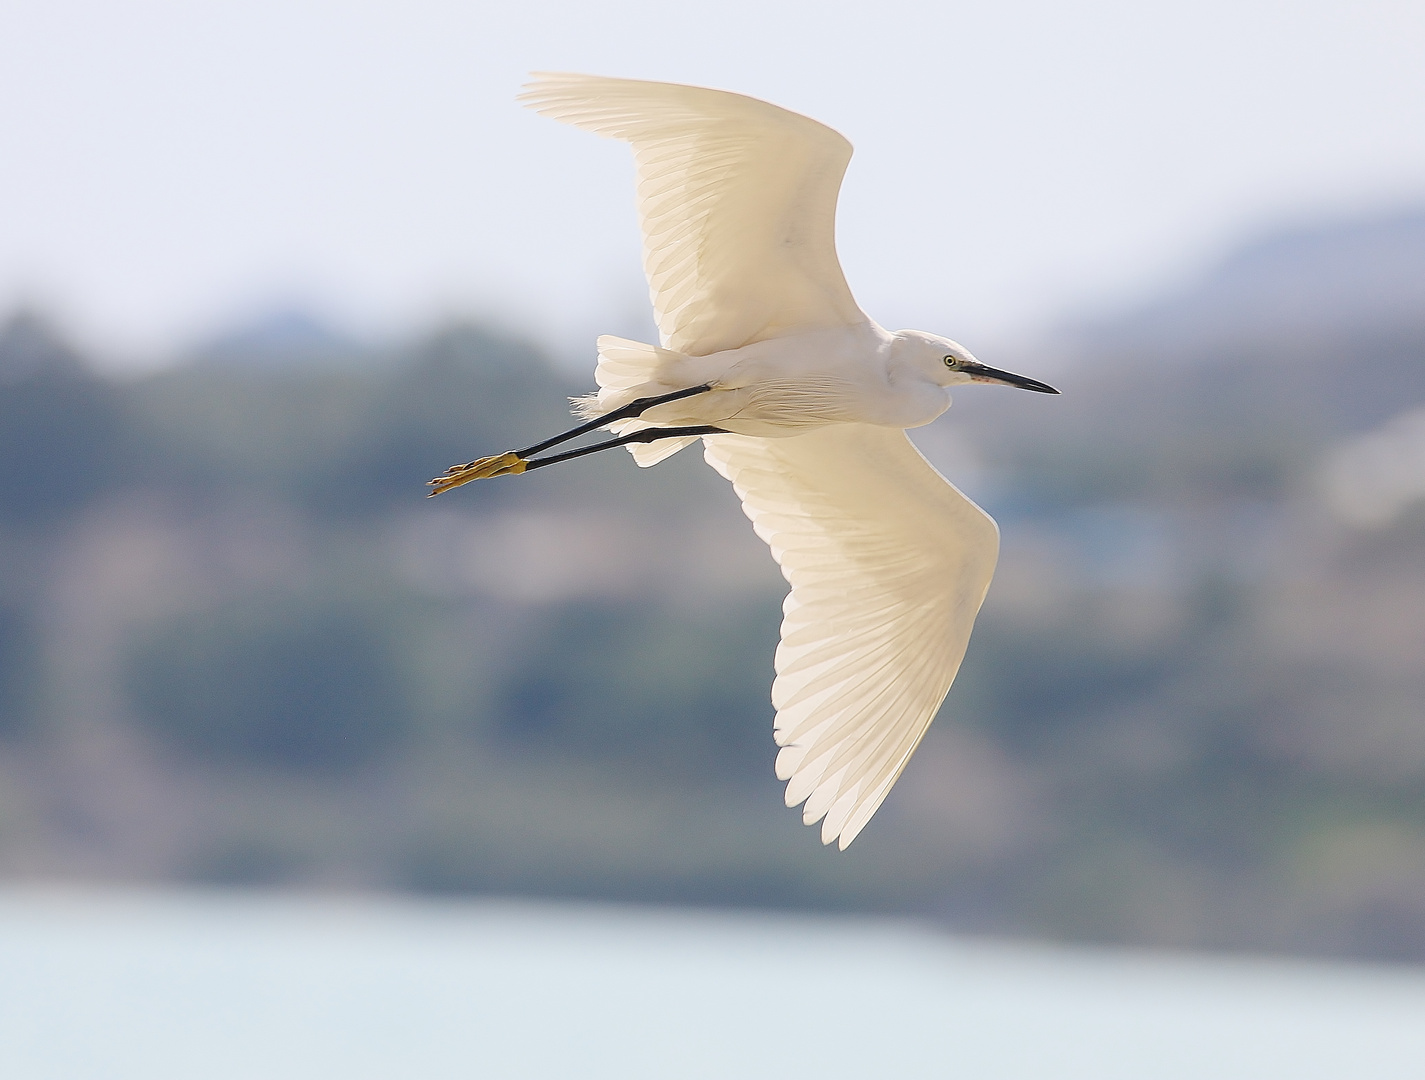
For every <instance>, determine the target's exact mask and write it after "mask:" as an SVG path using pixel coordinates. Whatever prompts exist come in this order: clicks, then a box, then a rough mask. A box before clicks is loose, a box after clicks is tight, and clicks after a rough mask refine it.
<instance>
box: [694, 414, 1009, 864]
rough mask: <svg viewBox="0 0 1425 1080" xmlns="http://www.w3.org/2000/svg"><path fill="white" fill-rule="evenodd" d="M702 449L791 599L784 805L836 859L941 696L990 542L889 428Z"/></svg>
mask: <svg viewBox="0 0 1425 1080" xmlns="http://www.w3.org/2000/svg"><path fill="white" fill-rule="evenodd" d="M704 444H705V450H704V456H705V457H706V459H707V461H708V463H709V464H710V465H712V467H713V468H715V469H716V470H717V471H718V472H720V473H721V474H722V475H723V476H725V477H727V479H728V480H730V481H731V482H732V485H733V487H734V488H735V489H736V491H737V494H738V497H739V498H740V499H741V500H742V508H743V511H744V512H745V513H746V514H747V516H748V517H749V518H750V519H751V520H752V527H753V528H754V529H755V530H756V532H757V535H758V536H760V537H761V538H762V539H763V540H764V541H766V542H767V544H768V546H769V547H771V549H772V557H773V558H775V559H776V560H777V563H778V565H780V566H781V568H782V574H783V576H784V577H785V578H786V579H787V581H788V582H789V583H790V585H791V587H792V591H791V594H790V595H789V596H788V597H787V600H786V603H785V604H784V605H783V612H784V614H785V618H784V619H783V622H782V641H781V644H780V645H779V646H778V648H777V655H776V670H777V678H776V681H775V682H774V683H773V685H772V704H773V705H774V706H775V707H776V709H777V721H776V740H777V744H778V745H779V746H781V748H782V749H781V751H780V752H779V753H778V755H777V776H778V778H779V779H782V780H786V781H787V805H788V806H796V805H797V804H798V803H801V802H805V803H806V805H805V807H804V809H803V813H802V820H803V821H805V822H806V823H807V824H808V825H811V824H814V823H815V822H817V821H818V820H821V822H822V827H821V839H822V842H823V843H826V844H829V843H831V842H832V841H833V840H838V841H839V846H840V847H841V849H842V850H844V849H845V848H846V847H847V846H848V845H849V844H850V843H851V841H852V840H854V839H855V838H856V836H857V834H858V833H859V832H860V831H861V830H862V829H863V828H864V827H865V825H866V823H867V822H868V821H870V819H871V816H872V815H873V814H874V813H875V812H876V809H877V808H878V807H879V806H880V805H881V803H882V801H884V799H885V797H886V794H887V793H888V792H889V791H890V789H891V785H893V784H894V783H895V782H896V779H897V778H898V777H899V776H900V773H901V770H902V769H903V768H905V764H906V762H907V761H908V760H909V759H910V755H911V754H912V753H913V752H914V750H915V748H916V746H917V745H918V744H919V742H920V740H921V738H922V737H923V736H924V734H925V731H926V729H927V728H928V727H929V726H930V722H931V720H933V719H934V717H935V713H936V711H937V710H938V709H939V708H940V704H941V702H942V701H944V700H945V695H946V694H947V693H948V692H949V690H950V684H951V683H952V682H953V681H954V679H955V674H956V672H957V671H959V668H960V661H961V660H962V659H963V657H964V655H965V646H966V645H967V643H968V642H969V638H970V630H971V628H972V627H973V626H974V622H975V616H976V615H977V614H978V613H979V610H980V605H981V603H983V601H984V598H985V593H986V591H987V590H988V589H989V584H990V578H991V576H992V575H993V574H994V567H995V560H996V558H997V557H998V553H999V530H998V529H997V528H996V526H995V523H994V521H993V520H992V519H991V518H990V517H989V515H988V514H986V513H985V512H984V511H983V510H981V509H980V508H979V507H978V506H976V505H975V504H974V503H972V502H971V501H970V500H969V499H967V498H966V497H965V496H964V495H962V494H961V493H960V492H959V491H958V490H957V489H956V488H955V487H953V486H952V485H951V484H950V483H949V482H947V481H946V480H945V478H944V477H942V476H941V475H940V474H939V473H938V472H936V471H935V469H934V468H933V467H932V466H931V465H930V463H929V462H927V461H926V460H925V458H924V457H922V456H921V454H920V452H919V451H918V450H916V448H915V447H914V446H913V445H912V444H911V442H910V440H909V439H908V438H907V437H906V435H905V432H903V431H899V430H897V429H894V428H884V427H873V426H870V425H866V424H835V425H829V426H827V427H825V428H821V429H818V430H817V431H814V432H811V433H809V434H806V435H798V436H794V437H791V438H782V439H760V438H753V437H749V436H740V435H714V436H708V437H705V439H704Z"/></svg>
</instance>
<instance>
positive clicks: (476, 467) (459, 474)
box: [426, 450, 529, 498]
mask: <svg viewBox="0 0 1425 1080" xmlns="http://www.w3.org/2000/svg"><path fill="white" fill-rule="evenodd" d="M528 464H529V463H528V462H527V461H525V459H524V458H522V457H520V456H519V455H518V454H516V453H515V452H514V451H513V450H509V451H506V452H505V453H503V454H496V455H495V456H494V457H482V458H480V460H478V461H472V462H470V463H469V464H468V465H452V466H451V467H450V468H448V469H446V470H445V475H444V476H437V477H436V478H435V479H434V480H428V481H426V483H427V484H428V485H429V486H430V487H431V489H432V490H431V491H429V492H428V493H427V495H426V497H427V498H430V497H431V496H434V495H439V494H440V493H441V492H442V491H449V490H450V489H451V488H458V487H459V486H460V485H461V484H468V483H470V481H471V480H488V479H489V478H490V477H492V476H505V475H507V474H508V475H516V474H518V473H522V472H524V470H525V466H526V465H528Z"/></svg>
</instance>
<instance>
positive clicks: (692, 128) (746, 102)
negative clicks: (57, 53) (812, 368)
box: [520, 74, 865, 356]
mask: <svg viewBox="0 0 1425 1080" xmlns="http://www.w3.org/2000/svg"><path fill="white" fill-rule="evenodd" d="M520 100H521V101H523V102H525V103H526V104H527V105H529V106H530V107H531V108H533V109H535V110H536V111H537V112H540V113H542V114H544V115H545V116H550V117H553V118H554V119H556V120H562V121H564V122H565V123H569V124H573V125H574V126H575V127H580V128H584V129H586V130H588V131H593V132H597V133H598V134H600V135H607V136H611V137H613V138H615V139H622V140H624V141H626V142H628V143H630V144H631V145H632V147H633V155H634V162H635V164H636V166H637V170H638V183H637V192H638V211H639V218H640V222H641V225H642V228H643V269H644V273H645V274H646V275H647V277H648V285H649V291H650V292H651V294H652V299H653V310H654V316H655V318H656V319H657V322H658V331H659V335H660V337H661V338H662V342H663V346H664V348H668V349H675V350H677V351H679V352H683V353H688V354H689V355H693V356H704V355H707V354H708V353H713V352H719V351H721V350H723V349H735V348H740V347H741V346H743V345H749V344H751V343H752V342H754V341H761V340H763V339H764V338H770V337H777V336H779V335H780V334H783V333H786V332H788V331H790V330H794V329H795V330H808V329H813V328H816V327H827V326H844V325H852V324H855V323H859V322H862V321H863V320H864V319H865V316H864V315H863V314H862V312H861V310H860V308H858V307H857V306H856V301H855V300H854V299H853V298H852V296H851V290H850V289H849V288H848V287H847V285H846V278H845V277H844V276H843V274H842V272H841V264H840V262H839V261H838V260H837V257H836V236H835V231H836V197H837V193H838V192H839V191H840V188H841V178H842V176H843V175H844V173H845V172H846V165H847V163H848V162H849V161H850V160H851V144H850V143H848V142H847V141H846V140H845V139H844V138H842V136H841V135H839V134H838V133H837V132H835V131H833V130H832V129H831V128H829V127H826V126H825V125H823V124H819V123H817V122H816V121H815V120H811V119H809V118H808V117H805V116H801V115H798V114H797V113H793V112H788V111H787V110H786V109H781V108H778V107H777V106H775V105H770V104H768V103H767V102H765V101H758V100H757V99H756V98H750V97H744V96H742V95H741V94H729V93H726V92H724V91H721V90H704V89H701V88H699V87H693V86H678V85H675V84H672V83H655V82H641V81H637V80H633V79H606V78H602V77H599V76H594V75H563V74H542V75H537V76H536V77H535V80H534V81H533V82H531V83H530V84H529V86H528V87H526V88H525V92H524V93H523V94H521V95H520Z"/></svg>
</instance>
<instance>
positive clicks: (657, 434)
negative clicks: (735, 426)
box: [520, 418, 727, 472]
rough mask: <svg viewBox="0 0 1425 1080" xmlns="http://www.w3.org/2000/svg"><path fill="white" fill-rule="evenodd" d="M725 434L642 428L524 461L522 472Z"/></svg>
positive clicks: (698, 429)
mask: <svg viewBox="0 0 1425 1080" xmlns="http://www.w3.org/2000/svg"><path fill="white" fill-rule="evenodd" d="M621 419H622V418H621ZM726 434H727V429H726V428H720V427H713V426H712V425H710V424H700V425H699V426H697V427H670V428H644V429H643V430H642V431H635V432H632V433H631V434H628V435H620V436H619V437H618V438H617V439H609V440H608V441H606V442H601V443H595V444H594V445H593V446H583V447H580V448H579V449H578V450H566V451H564V453H562V454H553V455H551V456H550V457H547V458H537V459H536V460H534V461H526V462H525V463H524V470H523V471H524V472H529V471H530V470H531V469H539V468H543V467H544V466H545V465H557V464H558V463H559V462H561V461H573V460H574V459H575V458H581V457H584V456H585V455H587V454H597V453H598V452H599V451H600V450H612V449H613V448H614V447H615V446H627V445H628V444H629V443H650V442H658V441H659V440H660V439H678V438H686V437H688V436H690V435H726ZM524 454H525V452H524V451H523V450H522V451H520V457H524Z"/></svg>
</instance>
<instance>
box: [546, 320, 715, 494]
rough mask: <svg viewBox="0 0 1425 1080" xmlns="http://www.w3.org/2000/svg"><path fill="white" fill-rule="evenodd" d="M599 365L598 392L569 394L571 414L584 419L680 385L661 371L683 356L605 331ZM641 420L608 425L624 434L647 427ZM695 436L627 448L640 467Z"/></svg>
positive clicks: (695, 439) (664, 370) (671, 453)
mask: <svg viewBox="0 0 1425 1080" xmlns="http://www.w3.org/2000/svg"><path fill="white" fill-rule="evenodd" d="M598 346H599V365H598V367H596V368H595V369H594V381H595V382H597V383H598V384H599V392H598V393H597V394H586V395H585V396H584V397H577V398H571V399H570V402H571V404H572V405H573V407H574V414H575V415H576V416H580V417H583V418H584V419H585V420H592V419H593V418H594V417H596V416H602V415H604V414H605V413H609V412H613V410H615V409H618V408H621V407H622V406H624V405H627V404H628V403H629V402H631V401H634V400H636V399H637V398H642V397H656V396H658V395H659V394H667V393H670V392H671V391H674V390H678V389H681V387H680V386H677V385H674V384H673V383H664V382H663V381H661V380H660V378H659V376H660V375H666V374H667V373H668V369H670V368H673V367H675V366H676V365H677V364H678V363H680V362H681V361H683V360H685V359H686V357H684V356H683V354H682V353H677V352H672V351H670V350H668V349H660V348H659V347H658V346H656V345H645V344H644V343H643V342H641V341H629V340H628V339H627V338H621V337H614V336H613V335H612V334H605V335H603V336H602V337H600V338H599V340H598ZM650 426H651V425H649V424H648V423H646V422H645V421H643V420H636V419H635V420H620V421H619V422H618V423H616V424H612V425H610V430H611V431H613V432H614V434H616V435H626V434H628V433H629V432H631V431H639V430H641V429H643V428H646V427H650ZM697 441H698V439H697V436H692V437H684V438H679V439H659V440H658V441H657V442H651V443H631V444H630V445H629V447H628V452H629V453H630V454H632V455H633V460H634V461H636V462H637V463H638V464H639V466H640V467H641V468H645V469H646V468H647V467H648V466H650V465H657V464H658V463H659V462H660V461H662V460H663V459H664V458H666V457H671V456H672V455H673V454H676V453H677V452H678V451H679V450H681V449H683V447H685V446H687V445H688V444H689V443H695V442H697Z"/></svg>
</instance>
